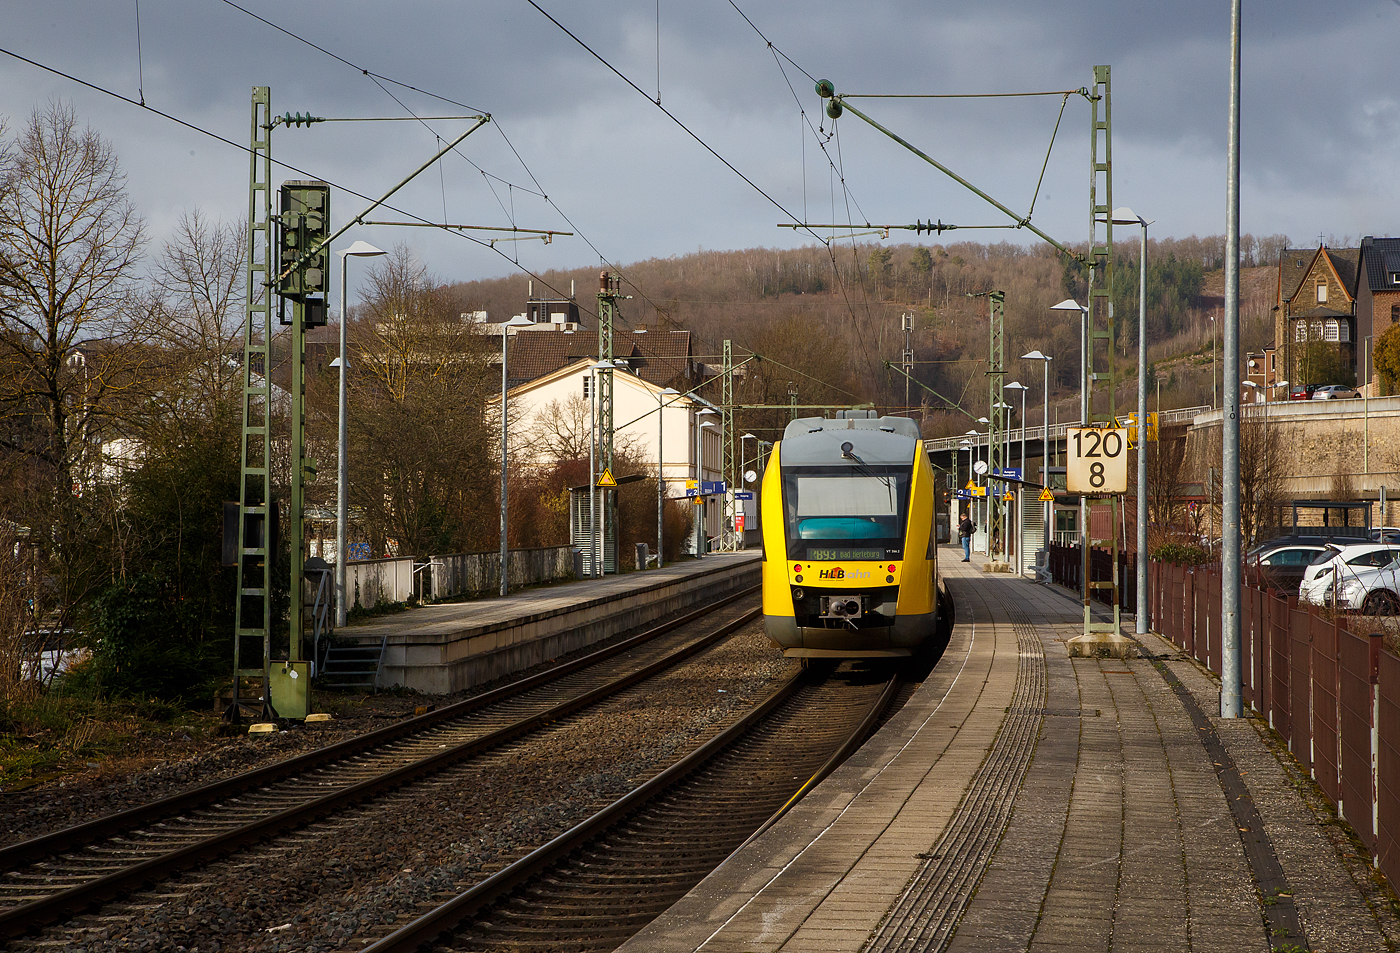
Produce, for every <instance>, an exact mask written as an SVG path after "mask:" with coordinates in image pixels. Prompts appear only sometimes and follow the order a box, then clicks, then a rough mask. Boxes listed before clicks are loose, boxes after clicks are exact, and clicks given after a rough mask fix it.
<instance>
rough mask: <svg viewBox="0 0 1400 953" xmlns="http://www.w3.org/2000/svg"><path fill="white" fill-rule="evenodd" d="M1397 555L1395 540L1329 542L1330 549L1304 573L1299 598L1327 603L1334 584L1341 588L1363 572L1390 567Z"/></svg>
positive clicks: (1318, 603) (1399, 550)
mask: <svg viewBox="0 0 1400 953" xmlns="http://www.w3.org/2000/svg"><path fill="white" fill-rule="evenodd" d="M1397 557H1400V545H1395V544H1391V543H1357V544H1355V545H1350V546H1338V545H1336V544H1333V543H1329V544H1328V546H1327V549H1326V551H1324V552H1323V553H1322V555H1320V556H1318V557H1317V559H1315V560H1314V561H1313V563H1312V565H1310V566H1309V567H1308V568H1307V571H1306V572H1304V573H1303V581H1302V582H1301V583H1299V585H1298V601H1299V602H1307V603H1311V604H1312V605H1315V606H1320V605H1325V604H1326V603H1327V601H1328V597H1329V594H1330V593H1331V592H1332V591H1333V589H1334V587H1340V586H1341V584H1342V583H1344V582H1346V581H1347V580H1350V579H1355V578H1357V577H1358V576H1359V574H1361V573H1366V572H1368V571H1370V570H1375V569H1380V568H1382V567H1385V566H1389V565H1390V564H1391V563H1393V562H1394V561H1395V560H1396V558H1397Z"/></svg>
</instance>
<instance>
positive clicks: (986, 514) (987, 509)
mask: <svg viewBox="0 0 1400 953" xmlns="http://www.w3.org/2000/svg"><path fill="white" fill-rule="evenodd" d="M977 423H979V424H981V425H982V426H983V427H986V428H987V457H986V464H985V466H987V467H988V468H989V469H988V470H987V471H986V472H987V473H991V472H992V471H991V469H990V467H991V465H992V428H991V421H989V420H988V419H987V418H986V417H978V418H977ZM977 459H979V460H981V459H982V435H981V434H980V433H979V434H978V435H977ZM983 488H984V489H985V491H986V492H985V493H983V494H982V505H981V506H980V507H978V510H980V512H981V514H982V517H981V520H979V522H982V521H985V522H987V523H990V522H991V520H992V510H991V506H992V500H991V492H992V481H991V480H990V479H989V478H987V477H985V476H984V477H983ZM991 555H992V535H991V532H990V529H989V530H988V533H987V557H988V558H991Z"/></svg>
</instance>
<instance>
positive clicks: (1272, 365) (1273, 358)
mask: <svg viewBox="0 0 1400 953" xmlns="http://www.w3.org/2000/svg"><path fill="white" fill-rule="evenodd" d="M1276 370H1278V355H1277V354H1270V355H1269V371H1270V373H1272V372H1274V371H1276Z"/></svg>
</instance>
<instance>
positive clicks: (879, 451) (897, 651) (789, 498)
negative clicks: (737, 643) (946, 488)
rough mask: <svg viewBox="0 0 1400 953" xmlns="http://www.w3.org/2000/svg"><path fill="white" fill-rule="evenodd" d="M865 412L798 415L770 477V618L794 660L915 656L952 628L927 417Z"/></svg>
mask: <svg viewBox="0 0 1400 953" xmlns="http://www.w3.org/2000/svg"><path fill="white" fill-rule="evenodd" d="M862 413H863V412H861V411H854V412H847V414H849V416H847V415H846V414H843V415H841V416H838V417H837V418H836V419H825V418H821V417H807V418H802V419H799V420H794V421H793V422H792V423H790V424H788V426H787V428H786V429H785V430H784V431H783V439H782V440H780V441H779V442H778V443H777V444H776V445H775V446H774V447H773V451H772V456H770V457H769V460H768V466H767V469H766V470H765V472H764V475H763V489H762V498H761V505H760V508H759V511H760V519H761V521H762V527H763V614H764V625H765V629H766V632H767V635H768V638H770V639H772V640H773V642H775V643H776V644H777V645H778V646H779V647H781V648H782V650H783V654H784V655H786V656H788V657H790V658H879V657H898V656H909V655H913V654H914V653H915V652H916V651H918V650H919V648H920V647H922V646H923V645H925V644H926V643H928V642H930V641H931V640H933V639H934V638H935V637H937V635H938V633H939V632H940V621H942V619H941V610H946V608H947V607H946V606H940V597H939V581H938V563H937V546H938V539H937V535H938V530H937V527H938V525H939V521H938V520H937V519H936V515H937V513H936V511H937V509H938V507H939V502H938V501H939V493H938V492H937V490H936V488H935V486H934V479H933V470H932V468H931V467H930V466H929V460H928V454H927V453H926V452H925V451H924V445H923V441H922V440H921V439H920V435H919V429H918V425H917V424H915V422H914V421H912V420H909V419H907V418H905V417H861V416H857V415H859V414H862ZM944 515H945V519H944V520H943V525H944V526H946V525H947V522H946V514H944Z"/></svg>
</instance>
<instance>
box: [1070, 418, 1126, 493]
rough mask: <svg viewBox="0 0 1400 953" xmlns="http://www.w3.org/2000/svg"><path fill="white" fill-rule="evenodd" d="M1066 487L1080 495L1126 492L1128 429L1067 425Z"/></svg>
mask: <svg viewBox="0 0 1400 953" xmlns="http://www.w3.org/2000/svg"><path fill="white" fill-rule="evenodd" d="M1068 437H1069V454H1068V457H1069V460H1068V466H1067V467H1066V472H1065V488H1066V489H1067V490H1069V492H1071V493H1078V494H1081V495H1083V496H1108V495H1110V494H1113V493H1126V492H1127V491H1128V430H1127V428H1126V427H1120V428H1118V429H1108V428H1106V427H1080V428H1070V430H1069V433H1068Z"/></svg>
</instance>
